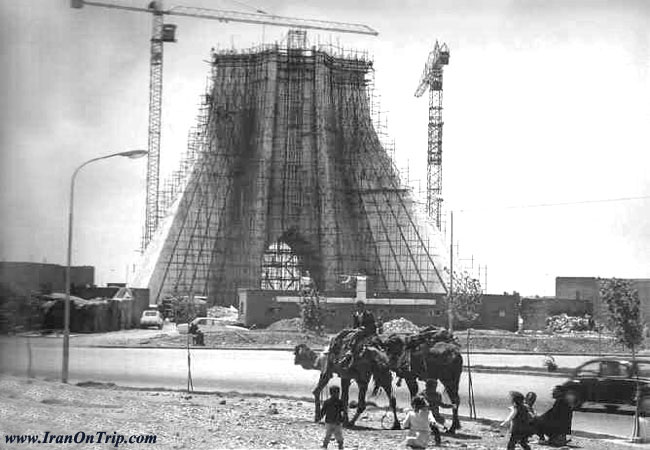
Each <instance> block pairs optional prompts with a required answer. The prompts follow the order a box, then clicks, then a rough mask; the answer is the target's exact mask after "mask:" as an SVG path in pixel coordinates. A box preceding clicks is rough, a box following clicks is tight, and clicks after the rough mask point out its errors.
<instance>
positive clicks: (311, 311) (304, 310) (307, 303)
mask: <svg viewBox="0 0 650 450" xmlns="http://www.w3.org/2000/svg"><path fill="white" fill-rule="evenodd" d="M323 317H324V314H323V308H321V306H320V299H319V297H318V295H313V296H303V297H302V300H301V302H300V319H301V321H302V330H303V331H312V332H314V333H316V334H322V333H323V330H324V328H325V327H324V324H323Z"/></svg>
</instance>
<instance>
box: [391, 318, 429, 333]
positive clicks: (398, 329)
mask: <svg viewBox="0 0 650 450" xmlns="http://www.w3.org/2000/svg"><path fill="white" fill-rule="evenodd" d="M382 331H383V333H384V334H391V333H417V332H418V331H420V327H418V326H417V325H415V324H414V323H413V322H411V321H410V320H407V319H405V318H403V317H400V318H399V319H393V320H389V321H388V322H384V324H383V326H382Z"/></svg>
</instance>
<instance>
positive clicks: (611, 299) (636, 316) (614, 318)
mask: <svg viewBox="0 0 650 450" xmlns="http://www.w3.org/2000/svg"><path fill="white" fill-rule="evenodd" d="M600 297H601V299H602V300H603V301H604V302H605V304H606V305H607V312H608V324H609V328H610V329H611V330H612V331H613V333H614V337H615V338H616V340H617V341H618V342H619V343H621V344H623V345H624V346H625V347H626V348H628V349H629V350H630V351H631V352H632V365H633V367H634V371H635V375H636V377H637V383H636V411H635V413H634V433H633V436H632V441H633V442H641V438H640V436H639V404H640V400H641V399H640V397H641V395H640V394H641V392H640V385H639V382H638V372H637V368H636V352H637V349H638V348H639V346H640V345H641V344H642V343H643V328H644V322H643V318H642V317H641V301H640V300H639V294H638V292H637V291H636V289H634V287H633V286H632V283H631V282H630V281H628V280H617V279H616V278H612V279H609V280H601V284H600Z"/></svg>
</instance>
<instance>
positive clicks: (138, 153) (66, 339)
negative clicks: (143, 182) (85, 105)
mask: <svg viewBox="0 0 650 450" xmlns="http://www.w3.org/2000/svg"><path fill="white" fill-rule="evenodd" d="M147 153H148V152H147V151H146V150H128V151H126V152H120V153H113V154H111V155H106V156H100V157H99V158H93V159H90V160H88V161H86V162H85V163H83V164H82V165H80V166H79V167H77V168H76V169H75V171H74V173H73V174H72V179H71V180H70V204H69V208H70V209H69V213H68V262H67V266H66V269H65V306H64V310H63V370H62V372H61V381H62V382H63V383H67V382H68V365H69V364H68V363H69V357H70V262H71V259H72V213H73V211H74V182H75V179H76V178H77V174H78V173H79V171H80V170H81V169H82V168H84V167H85V166H87V165H88V164H90V163H93V162H95V161H101V160H102V159H108V158H113V157H115V156H124V157H126V158H131V159H136V158H142V157H143V156H145V155H147Z"/></svg>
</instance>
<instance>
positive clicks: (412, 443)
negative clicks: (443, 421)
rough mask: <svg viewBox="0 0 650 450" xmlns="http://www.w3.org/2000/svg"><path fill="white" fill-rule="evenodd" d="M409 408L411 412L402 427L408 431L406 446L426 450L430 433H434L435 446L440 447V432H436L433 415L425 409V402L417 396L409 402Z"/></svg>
mask: <svg viewBox="0 0 650 450" xmlns="http://www.w3.org/2000/svg"><path fill="white" fill-rule="evenodd" d="M411 406H412V407H413V410H411V411H409V413H408V414H407V415H406V419H405V420H404V424H403V425H402V427H403V428H405V429H406V428H408V429H409V434H408V436H407V437H406V442H405V444H406V446H407V447H411V448H415V449H424V448H427V444H428V443H429V436H430V434H431V431H433V433H434V437H435V441H436V445H440V431H438V427H437V426H436V422H435V420H434V418H433V415H432V414H431V411H429V408H428V407H427V402H426V400H424V398H422V397H420V396H417V397H415V398H414V399H413V401H411Z"/></svg>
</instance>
